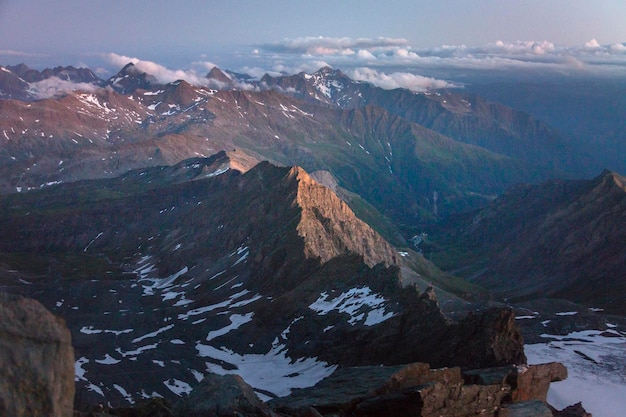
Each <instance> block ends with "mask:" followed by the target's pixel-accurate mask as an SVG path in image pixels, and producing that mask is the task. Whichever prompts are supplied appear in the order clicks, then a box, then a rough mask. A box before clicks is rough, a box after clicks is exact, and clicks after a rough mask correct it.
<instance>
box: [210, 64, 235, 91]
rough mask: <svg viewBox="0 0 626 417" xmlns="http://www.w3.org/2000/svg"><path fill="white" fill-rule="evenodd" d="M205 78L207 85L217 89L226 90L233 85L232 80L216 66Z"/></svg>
mask: <svg viewBox="0 0 626 417" xmlns="http://www.w3.org/2000/svg"><path fill="white" fill-rule="evenodd" d="M206 78H208V79H209V87H214V88H216V89H218V90H227V89H230V88H232V87H233V80H232V79H231V78H230V77H229V76H228V75H227V74H226V73H225V72H224V71H222V70H221V69H219V68H218V67H213V68H212V69H211V71H209V73H208V74H207V76H206Z"/></svg>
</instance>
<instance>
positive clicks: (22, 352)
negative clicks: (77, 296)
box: [0, 293, 75, 417]
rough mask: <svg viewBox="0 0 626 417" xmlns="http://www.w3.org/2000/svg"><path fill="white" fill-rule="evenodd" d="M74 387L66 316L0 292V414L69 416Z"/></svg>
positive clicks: (31, 416)
mask: <svg viewBox="0 0 626 417" xmlns="http://www.w3.org/2000/svg"><path fill="white" fill-rule="evenodd" d="M74 392H75V388H74V350H73V348H72V343H71V337H70V332H69V330H68V329H67V327H66V326H65V322H64V321H63V320H62V319H60V318H59V317H55V316H53V315H52V314H51V313H50V312H49V311H48V310H46V309H45V308H44V307H43V306H42V305H41V304H40V303H38V302H37V301H35V300H32V299H27V298H22V297H17V296H13V295H9V294H6V293H0V415H3V416H14V417H48V416H58V417H71V416H72V410H73V406H74Z"/></svg>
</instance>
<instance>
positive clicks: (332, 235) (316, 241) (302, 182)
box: [288, 167, 396, 267]
mask: <svg viewBox="0 0 626 417" xmlns="http://www.w3.org/2000/svg"><path fill="white" fill-rule="evenodd" d="M288 178H290V179H291V178H292V179H293V181H295V182H296V183H297V199H296V201H297V204H298V206H299V207H300V208H301V210H302V214H301V220H300V222H299V224H298V227H297V230H298V233H299V235H300V236H302V237H303V238H304V240H305V248H306V249H305V251H306V254H307V257H319V258H320V259H321V260H322V262H326V261H328V260H329V259H331V258H334V257H336V256H339V255H340V254H342V253H346V252H354V253H358V254H360V255H361V256H363V259H364V261H365V263H366V264H368V265H369V266H370V267H372V266H374V265H376V264H378V263H381V262H382V263H384V264H385V265H387V266H389V265H393V264H395V263H396V258H395V251H394V250H393V248H392V247H391V245H389V244H388V243H387V242H386V241H385V240H384V239H383V238H382V237H381V236H380V235H378V233H376V232H375V231H374V230H373V229H372V228H371V227H369V226H368V225H367V224H366V223H364V222H363V221H361V220H359V219H358V218H357V217H356V216H355V215H354V212H352V210H351V209H350V207H348V205H347V204H346V203H344V202H343V201H342V200H341V199H339V197H337V195H336V194H335V193H334V192H333V191H332V190H330V189H329V188H327V187H325V186H323V185H320V184H319V183H318V182H316V181H315V180H313V178H311V176H309V174H308V173H307V172H306V171H304V170H303V169H302V168H299V167H294V168H291V169H290V170H289V174H288Z"/></svg>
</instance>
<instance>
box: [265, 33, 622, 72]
mask: <svg viewBox="0 0 626 417" xmlns="http://www.w3.org/2000/svg"><path fill="white" fill-rule="evenodd" d="M255 50H256V54H257V55H261V56H263V57H265V58H266V61H267V64H268V65H270V66H273V68H272V69H276V67H277V66H278V65H280V66H281V67H282V68H289V67H293V68H295V67H298V66H300V67H301V66H303V65H304V63H305V62H309V61H324V62H326V63H327V64H328V65H331V66H333V67H337V68H342V69H346V70H348V69H356V68H360V67H361V68H362V67H367V68H373V69H377V70H379V71H384V72H392V71H393V72H405V73H412V74H417V73H420V71H422V72H424V71H426V72H430V73H433V72H434V71H436V70H443V71H445V70H470V71H480V70H484V71H501V72H506V71H535V72H541V71H543V72H546V73H552V74H554V73H559V74H571V75H598V76H602V75H606V76H614V75H619V76H626V44H623V43H614V44H610V45H602V44H600V43H599V42H598V41H597V40H596V39H592V40H590V41H588V42H586V43H585V44H583V45H576V46H562V45H556V44H554V43H552V42H549V41H517V42H504V41H497V42H494V43H490V44H487V45H482V46H467V45H444V46H440V47H435V48H423V49H416V48H413V47H411V45H410V44H409V42H408V41H406V40H405V39H393V38H376V39H351V38H329V37H306V38H297V39H285V40H283V41H280V42H276V43H272V44H264V45H257V46H256V48H255Z"/></svg>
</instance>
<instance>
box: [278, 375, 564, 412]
mask: <svg viewBox="0 0 626 417" xmlns="http://www.w3.org/2000/svg"><path fill="white" fill-rule="evenodd" d="M564 369H565V368H564V367H563V365H561V364H554V363H551V364H545V365H531V366H526V367H523V370H522V369H521V368H518V367H515V366H509V367H500V368H494V369H480V370H473V371H466V372H462V371H461V369H460V368H441V369H431V368H430V366H429V365H428V364H425V363H413V364H409V365H400V366H395V367H379V366H370V367H355V368H342V369H338V370H337V371H336V372H335V373H334V374H333V375H331V376H330V377H328V378H326V379H325V380H323V381H321V382H320V383H318V384H317V385H316V386H314V387H312V388H307V389H302V390H296V391H295V392H294V393H293V394H292V395H291V396H289V397H285V398H280V399H276V400H272V401H271V402H270V403H269V404H270V406H271V407H273V408H274V409H275V410H276V411H278V412H280V413H285V414H287V415H300V414H301V413H302V412H303V411H304V410H310V409H314V410H316V411H317V412H318V413H320V414H321V415H333V416H371V417H375V416H381V417H382V416H400V415H401V416H416V417H435V416H437V417H439V416H450V417H452V416H454V417H463V416H468V417H469V416H477V415H480V416H498V417H502V416H508V417H514V416H515V417H521V416H529V417H530V416H542V417H543V416H545V417H552V412H551V410H550V408H549V407H548V405H547V404H546V402H545V397H546V394H547V390H548V387H549V385H550V382H552V381H558V380H560V379H562V378H564V376H566V375H564V374H563V372H565V371H564ZM523 375H527V376H523ZM528 376H532V377H528Z"/></svg>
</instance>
